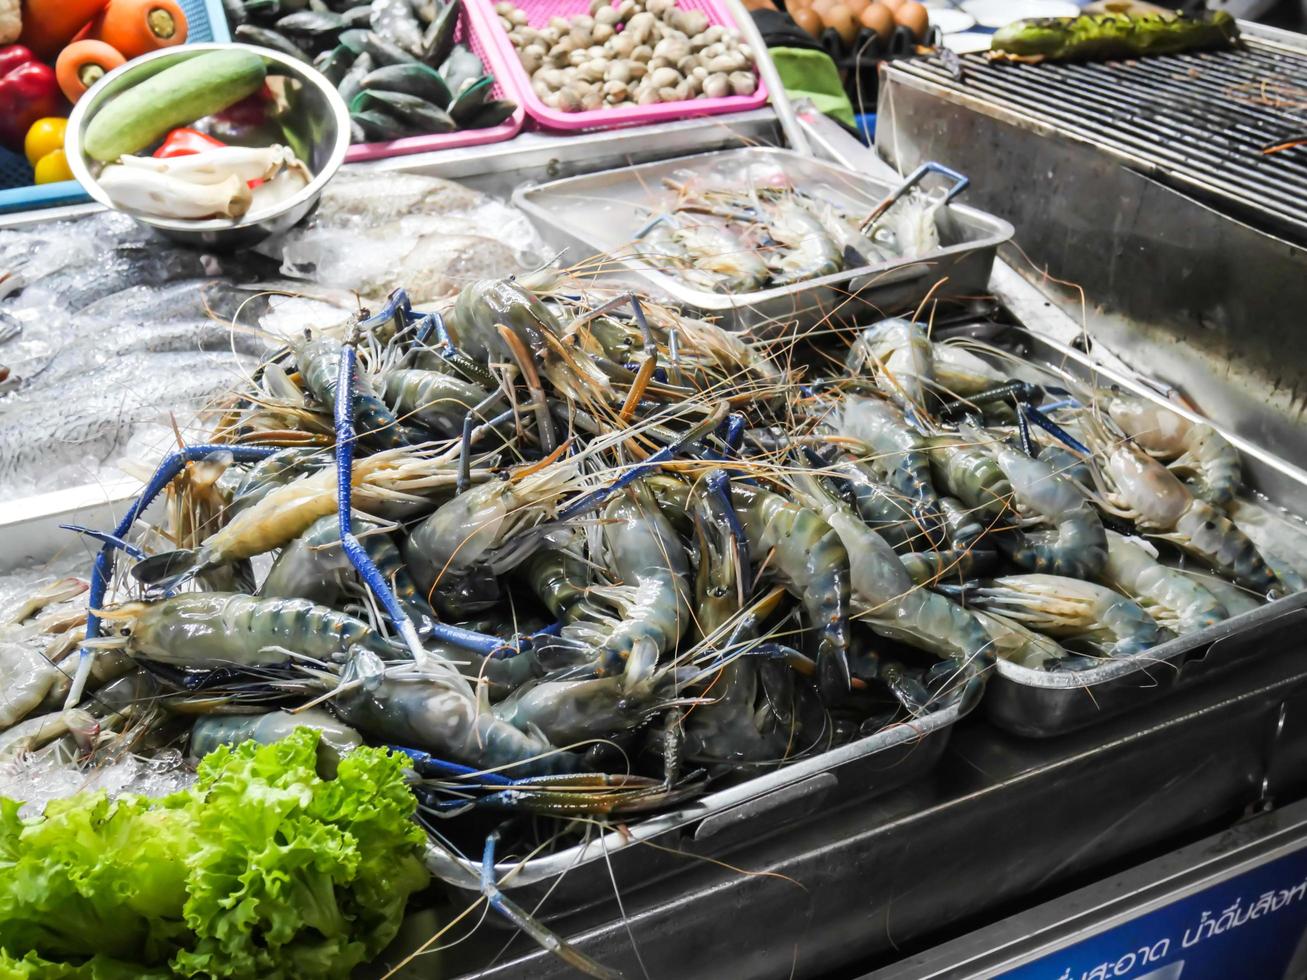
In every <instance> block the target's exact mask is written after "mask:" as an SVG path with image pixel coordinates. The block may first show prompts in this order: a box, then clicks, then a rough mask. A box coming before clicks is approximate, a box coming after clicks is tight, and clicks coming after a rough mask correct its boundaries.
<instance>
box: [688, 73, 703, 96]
mask: <svg viewBox="0 0 1307 980" xmlns="http://www.w3.org/2000/svg"><path fill="white" fill-rule="evenodd" d="M685 89H686V91H687V92H689V93H690V97H691V98H693V97H695V96H696V95H698V94H699V93H700V92H702V91H703V78H702V77H701V76H699V75H686V76H685Z"/></svg>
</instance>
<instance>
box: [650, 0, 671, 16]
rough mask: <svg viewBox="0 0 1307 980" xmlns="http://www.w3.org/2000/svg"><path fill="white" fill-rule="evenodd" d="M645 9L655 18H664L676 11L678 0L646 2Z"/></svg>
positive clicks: (652, 0) (651, 0)
mask: <svg viewBox="0 0 1307 980" xmlns="http://www.w3.org/2000/svg"><path fill="white" fill-rule="evenodd" d="M644 9H645V10H647V11H649V13H651V14H653V15H654V16H655V17H658V18H663V17H666V16H667V15H668V14H670V13H671V12H672V11H673V10H675V9H676V0H646V2H645V5H644Z"/></svg>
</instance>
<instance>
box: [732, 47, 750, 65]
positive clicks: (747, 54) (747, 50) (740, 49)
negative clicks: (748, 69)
mask: <svg viewBox="0 0 1307 980" xmlns="http://www.w3.org/2000/svg"><path fill="white" fill-rule="evenodd" d="M735 50H736V51H738V52H740V54H742V55H744V56H745V57H746V58H748V59H749V61H750V62H752V61H753V48H751V47H749V46H748V45H747V44H741V45H740V46H739V47H738V48H736V49H735Z"/></svg>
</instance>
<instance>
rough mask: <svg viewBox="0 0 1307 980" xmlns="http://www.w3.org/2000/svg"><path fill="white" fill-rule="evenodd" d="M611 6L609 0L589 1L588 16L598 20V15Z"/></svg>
mask: <svg viewBox="0 0 1307 980" xmlns="http://www.w3.org/2000/svg"><path fill="white" fill-rule="evenodd" d="M611 6H612V4H611V2H610V0H590V16H591V17H593V18H595V19H596V20H598V19H599V15H600V13H602V12H603V11H604V10H606V9H608V8H610V7H611Z"/></svg>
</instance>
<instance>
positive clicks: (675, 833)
mask: <svg viewBox="0 0 1307 980" xmlns="http://www.w3.org/2000/svg"><path fill="white" fill-rule="evenodd" d="M969 707H970V706H969V705H965V706H964V705H962V704H961V703H959V702H957V701H956V700H955V701H954V703H952V704H950V705H946V706H944V707H941V708H938V709H936V710H934V711H932V712H929V713H927V714H925V715H923V716H921V717H918V718H913V719H911V720H910V721H906V722H902V723H899V724H895V725H892V726H890V727H888V728H885V729H882V730H881V731H879V732H877V733H875V734H873V735H868V736H865V737H863V738H860V739H857V740H856V741H853V742H848V743H846V744H844V745H841V746H838V747H836V748H833V749H830V750H828V751H826V752H822V753H820V754H819V755H814V756H812V757H810V758H806V759H801V760H799V761H797V762H795V763H793V764H791V765H787V766H785V767H784V768H781V769H777V770H775V771H773V772H769V773H766V774H765V775H760V776H755V777H753V778H752V779H748V780H745V781H743V782H740V783H737V784H735V785H732V786H726V787H724V788H722V789H719V790H715V791H713V792H710V793H708V794H707V795H705V796H702V797H700V798H699V799H697V800H695V801H694V802H693V803H690V804H687V805H685V806H682V807H679V808H677V809H676V810H673V811H671V812H669V813H663V814H658V815H656V816H652V817H647V818H645V819H643V820H640V821H638V822H631V823H628V824H627V825H626V826H625V827H623V828H621V829H620V830H617V829H614V830H611V831H607V832H605V833H602V834H600V835H597V836H595V837H593V838H591V839H590V840H589V841H587V842H584V843H580V844H576V845H574V846H572V847H568V848H566V849H563V850H559V851H557V852H555V853H553V854H549V855H546V856H542V857H534V858H530V859H528V860H524V861H523V860H512V859H503V860H501V861H500V862H499V863H498V864H496V866H495V878H496V880H497V881H498V883H499V887H500V888H502V889H504V890H505V891H508V890H514V898H515V899H520V900H522V903H523V904H527V905H528V907H534V906H535V905H536V903H537V902H543V905H542V907H541V908H540V911H539V912H538V913H537V915H539V916H540V917H542V918H554V917H557V916H561V915H565V914H569V913H572V912H575V911H577V910H579V909H582V908H585V907H587V906H590V905H593V904H596V903H603V902H607V901H611V899H612V894H613V891H612V890H613V882H614V881H615V880H617V879H620V880H621V881H622V884H623V886H624V887H633V886H634V884H635V883H636V882H638V883H639V884H640V885H641V886H643V885H646V884H649V883H650V882H653V881H655V880H658V879H661V878H666V877H668V876H670V875H673V874H676V873H677V872H679V871H681V870H683V869H686V868H688V867H692V866H693V865H694V864H696V863H698V862H699V861H701V860H705V859H706V860H717V859H720V858H721V857H723V856H724V855H727V854H729V853H731V852H732V851H733V850H737V849H739V848H742V847H745V846H748V845H752V844H755V843H757V842H758V841H760V840H763V839H764V838H767V837H770V836H772V835H773V834H777V833H780V832H782V831H784V830H785V829H786V828H790V827H793V826H795V825H796V824H798V823H800V822H803V821H806V820H809V819H812V818H814V817H815V816H817V815H818V814H819V813H829V812H830V811H831V810H832V809H834V808H835V807H836V806H838V805H840V804H847V803H853V802H858V801H866V800H869V799H872V798H874V797H876V796H879V795H882V794H884V793H888V792H889V791H890V790H893V789H897V788H898V787H900V786H904V785H906V784H907V783H909V782H911V781H912V780H914V779H917V778H920V777H922V776H924V775H925V774H926V773H927V772H929V771H930V770H931V769H932V768H933V767H934V765H935V764H936V763H937V762H938V761H939V759H940V757H941V756H942V755H943V754H944V749H945V747H946V746H947V744H948V740H949V736H950V734H951V733H952V729H953V725H954V724H955V723H956V722H957V721H958V720H959V719H960V718H961V717H962V716H963V715H964V714H966V711H967V710H968V709H969ZM428 853H429V857H428V866H430V867H431V868H432V870H433V871H434V872H435V873H436V874H437V875H438V876H439V877H441V878H443V879H444V880H445V881H447V882H449V883H450V884H453V885H456V886H458V887H461V888H466V889H468V890H470V891H478V890H479V889H480V883H479V873H480V863H479V861H477V860H475V858H473V859H462V858H459V859H455V858H453V857H450V856H449V854H448V852H444V851H442V852H439V853H437V852H436V851H434V850H431V851H429V852H428ZM546 899H548V900H547V901H545V900H546ZM490 921H495V919H494V917H492V918H491V920H490Z"/></svg>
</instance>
